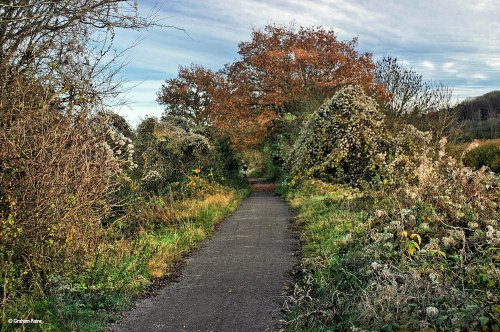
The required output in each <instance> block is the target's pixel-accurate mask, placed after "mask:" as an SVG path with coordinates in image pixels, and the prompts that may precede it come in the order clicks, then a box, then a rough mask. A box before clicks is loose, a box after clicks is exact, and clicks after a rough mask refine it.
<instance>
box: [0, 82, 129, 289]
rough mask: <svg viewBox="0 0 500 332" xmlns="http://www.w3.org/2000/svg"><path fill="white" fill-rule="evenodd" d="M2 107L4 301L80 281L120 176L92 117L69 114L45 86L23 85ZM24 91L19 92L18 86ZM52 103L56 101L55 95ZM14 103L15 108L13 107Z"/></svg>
mask: <svg viewBox="0 0 500 332" xmlns="http://www.w3.org/2000/svg"><path fill="white" fill-rule="evenodd" d="M18 79H19V80H18V81H14V83H13V84H12V85H10V91H9V93H10V97H11V98H9V99H3V98H2V99H1V100H0V109H1V112H2V113H1V114H2V117H1V121H0V126H1V127H0V232H1V236H0V240H1V242H0V256H1V257H0V261H1V262H2V263H1V265H0V269H1V271H0V274H1V275H2V278H4V280H5V281H6V283H5V286H6V287H5V288H4V289H3V298H4V299H7V298H8V299H15V298H16V295H18V293H19V292H26V291H33V292H34V293H41V292H43V286H42V285H44V284H45V282H46V281H47V278H48V277H49V276H50V275H52V274H64V275H78V274H79V273H80V272H82V271H84V270H85V269H87V268H88V262H89V261H91V257H93V255H94V253H95V248H96V247H97V245H96V244H97V243H98V242H99V241H100V225H101V224H100V223H101V220H102V219H103V218H104V217H106V215H107V214H108V213H109V209H110V205H109V204H108V202H107V199H108V198H109V196H110V194H111V193H112V191H113V190H115V188H116V185H117V179H118V175H119V173H120V170H121V167H120V166H121V164H120V161H119V160H118V159H117V158H115V157H114V155H113V153H108V152H107V151H106V150H104V149H100V148H99V146H101V145H102V144H104V143H105V142H106V138H105V137H104V135H102V134H100V133H98V132H95V131H93V130H92V129H89V128H93V125H92V123H90V122H89V119H88V118H87V117H86V112H84V111H81V112H79V111H77V110H67V111H63V110H62V109H63V108H62V107H61V106H62V105H61V104H60V103H58V102H57V97H56V98H54V100H55V101H54V100H53V101H52V102H48V101H47V99H46V98H48V97H49V96H51V93H50V91H49V90H48V89H45V88H44V86H43V85H42V84H39V83H38V82H34V81H29V80H26V79H24V78H18ZM16 84H19V85H16ZM52 97H53V96H52ZM9 103H10V104H9Z"/></svg>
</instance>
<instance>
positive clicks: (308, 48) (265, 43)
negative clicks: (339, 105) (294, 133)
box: [230, 25, 374, 114]
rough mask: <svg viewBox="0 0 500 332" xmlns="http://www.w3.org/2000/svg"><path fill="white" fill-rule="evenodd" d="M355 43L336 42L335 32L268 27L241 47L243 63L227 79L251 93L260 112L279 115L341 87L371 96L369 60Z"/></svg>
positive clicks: (370, 59)
mask: <svg viewBox="0 0 500 332" xmlns="http://www.w3.org/2000/svg"><path fill="white" fill-rule="evenodd" d="M356 46H357V39H356V38H353V39H352V40H350V41H340V40H338V39H337V36H336V34H335V32H334V31H333V30H325V29H323V28H322V27H318V28H314V27H311V28H303V27H300V28H299V29H298V30H297V29H295V28H294V27H293V26H291V27H280V26H275V25H268V26H266V27H265V28H264V29H263V30H256V31H254V32H253V34H252V39H251V40H250V41H248V42H241V43H240V44H239V52H238V53H239V54H240V56H241V60H240V61H238V62H236V63H235V64H234V68H235V69H236V70H232V71H231V73H230V75H231V76H230V77H231V79H232V80H235V81H242V82H245V83H247V85H248V86H250V87H251V88H252V90H251V93H252V94H253V95H254V96H255V97H256V100H257V105H258V106H259V107H260V108H264V109H265V108H267V109H271V110H273V111H274V112H276V113H277V114H282V113H283V112H284V111H286V110H287V108H288V107H289V105H290V104H291V103H293V102H294V101H300V100H303V99H304V98H305V97H308V96H311V95H318V94H319V95H321V96H327V95H330V94H333V93H334V92H335V91H336V90H338V89H339V88H340V87H342V86H345V85H359V86H362V87H363V88H364V89H365V90H367V91H373V90H374V84H373V77H372V72H371V71H372V70H373V68H374V65H373V62H372V57H371V54H369V53H362V54H360V53H359V52H358V51H356Z"/></svg>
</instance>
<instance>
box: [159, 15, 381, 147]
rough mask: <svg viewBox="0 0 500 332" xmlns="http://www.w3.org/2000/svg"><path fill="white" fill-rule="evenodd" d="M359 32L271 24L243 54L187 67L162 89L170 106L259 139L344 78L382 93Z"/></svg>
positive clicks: (234, 136)
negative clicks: (345, 37)
mask: <svg viewBox="0 0 500 332" xmlns="http://www.w3.org/2000/svg"><path fill="white" fill-rule="evenodd" d="M356 46H357V40H356V38H354V39H352V40H350V41H339V40H337V37H336V36H335V33H334V31H332V30H324V29H323V28H321V27H318V28H302V27H301V28H299V29H298V30H297V29H295V28H293V27H290V28H286V27H278V26H274V25H268V26H266V27H265V28H264V29H263V30H256V31H254V32H253V34H252V39H251V40H250V41H247V42H241V43H240V44H239V52H238V53H239V54H240V56H241V58H240V60H239V61H235V62H233V63H231V64H229V65H226V66H225V68H224V69H222V70H219V71H217V72H214V71H211V70H209V69H205V68H203V67H201V66H197V65H191V66H190V67H187V68H186V67H181V68H180V70H179V76H178V78H175V79H170V80H167V81H166V83H165V85H163V87H162V89H161V90H160V92H159V95H158V101H159V102H160V104H163V105H165V106H166V113H169V114H178V115H183V116H190V117H193V118H194V119H195V121H196V122H197V123H199V124H208V125H213V126H214V127H215V128H216V129H217V130H218V132H219V133H220V134H222V135H225V136H228V137H230V139H231V141H232V143H233V145H234V146H235V147H236V148H242V147H248V146H251V145H254V144H258V143H259V142H260V141H262V139H263V138H265V137H267V136H268V134H269V132H270V130H272V128H273V124H274V120H275V119H277V118H278V117H280V116H281V115H282V114H283V113H284V112H285V111H286V109H287V105H290V104H292V103H294V102H296V101H299V100H301V99H303V98H307V97H308V96H309V95H312V94H314V95H321V96H328V95H331V94H333V93H334V92H335V91H336V90H337V89H338V88H339V87H341V86H344V85H349V84H353V85H360V86H362V87H363V88H364V89H365V91H367V92H368V93H369V94H372V95H377V96H379V97H382V96H383V90H382V89H381V88H380V87H378V86H375V84H374V81H373V76H372V72H373V69H374V65H373V62H372V57H371V54H369V53H363V54H359V53H358V52H357V51H356V50H355V47H356Z"/></svg>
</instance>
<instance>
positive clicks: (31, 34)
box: [0, 0, 158, 107]
mask: <svg viewBox="0 0 500 332" xmlns="http://www.w3.org/2000/svg"><path fill="white" fill-rule="evenodd" d="M157 12H158V11H157V10H156V9H152V10H151V11H150V12H149V13H148V14H146V15H144V16H143V15H141V13H140V12H139V9H138V4H137V0H66V1H58V0H56V1H50V0H48V1H39V0H7V1H2V2H0V81H1V82H2V83H1V86H0V89H1V90H0V91H2V92H3V91H5V89H8V85H9V76H10V75H12V73H13V72H16V73H17V74H22V75H25V76H27V77H32V78H36V79H42V80H45V81H47V83H48V85H50V88H51V90H52V91H53V92H57V93H58V94H59V98H64V99H65V101H66V102H70V103H71V104H72V105H75V104H77V105H82V104H85V105H88V104H89V103H92V104H94V107H96V106H97V105H99V104H100V103H102V101H103V99H105V98H106V97H108V96H115V95H116V93H117V92H118V89H117V88H118V84H117V83H118V82H117V81H116V80H114V76H115V74H116V73H117V71H118V70H119V69H120V68H121V66H122V63H121V62H120V61H118V59H119V58H120V52H118V51H116V50H114V48H113V47H112V45H113V41H114V38H115V32H116V29H118V28H125V29H143V28H148V27H152V26H155V25H158V23H157V22H158V20H157Z"/></svg>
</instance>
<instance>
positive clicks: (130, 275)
mask: <svg viewBox="0 0 500 332" xmlns="http://www.w3.org/2000/svg"><path fill="white" fill-rule="evenodd" d="M248 193H249V189H248V188H244V187H243V188H242V189H239V190H230V189H229V188H225V189H224V190H223V191H218V192H216V193H210V194H207V195H202V197H199V198H194V199H188V200H185V201H181V202H176V204H169V203H168V202H167V201H165V202H162V203H161V204H158V202H157V200H158V198H156V201H155V204H151V205H150V207H149V208H150V209H151V210H152V212H151V213H148V214H147V215H148V217H151V221H150V222H155V223H157V224H156V225H155V226H154V227H151V228H150V230H143V231H140V232H139V233H138V234H136V236H134V238H132V239H127V238H116V236H115V234H110V239H109V241H108V242H106V241H105V242H104V243H103V244H101V246H100V247H99V252H100V254H99V255H98V256H97V257H96V258H95V261H94V262H89V267H88V269H87V270H86V272H85V273H82V274H81V275H80V276H78V277H75V278H72V280H71V282H69V281H68V278H64V277H57V276H53V277H52V278H51V279H50V280H49V284H48V285H46V286H45V288H44V293H43V294H39V293H38V294H35V293H32V294H24V295H23V296H21V297H20V298H18V299H16V300H15V301H14V302H13V303H11V305H10V306H9V307H8V308H7V311H6V318H7V319H8V318H17V319H30V318H33V319H41V320H43V324H42V325H14V324H4V325H3V326H2V328H1V331H2V332H3V331H10V330H20V331H23V330H26V331H30V330H34V331H101V330H103V329H104V328H105V326H106V325H107V324H108V323H109V322H113V321H115V320H116V319H117V317H118V316H117V313H118V312H119V311H121V310H124V309H126V308H127V307H128V306H129V305H130V304H131V302H132V301H133V299H134V298H135V297H136V296H137V295H140V294H143V293H144V292H146V291H147V290H148V289H149V287H150V286H151V284H152V281H153V280H154V279H155V278H162V277H165V276H168V275H169V274H171V273H173V267H174V266H175V264H176V263H177V262H179V261H180V260H182V259H183V258H184V257H185V256H186V255H188V254H189V253H190V252H192V251H193V250H195V249H196V248H197V247H198V246H199V244H200V243H201V242H202V241H203V240H205V239H206V238H207V237H208V236H210V235H211V234H212V232H213V231H214V229H215V225H216V224H217V223H219V222H221V221H222V220H223V219H224V218H225V217H227V216H228V215H229V214H230V213H232V212H233V211H234V210H235V209H236V208H237V207H238V206H239V203H240V202H241V201H242V200H243V198H244V197H246V196H247V195H248ZM142 208H143V209H147V207H146V206H143V207H142ZM142 212H144V211H142ZM146 212H147V211H146ZM111 233H112V232H111Z"/></svg>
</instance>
